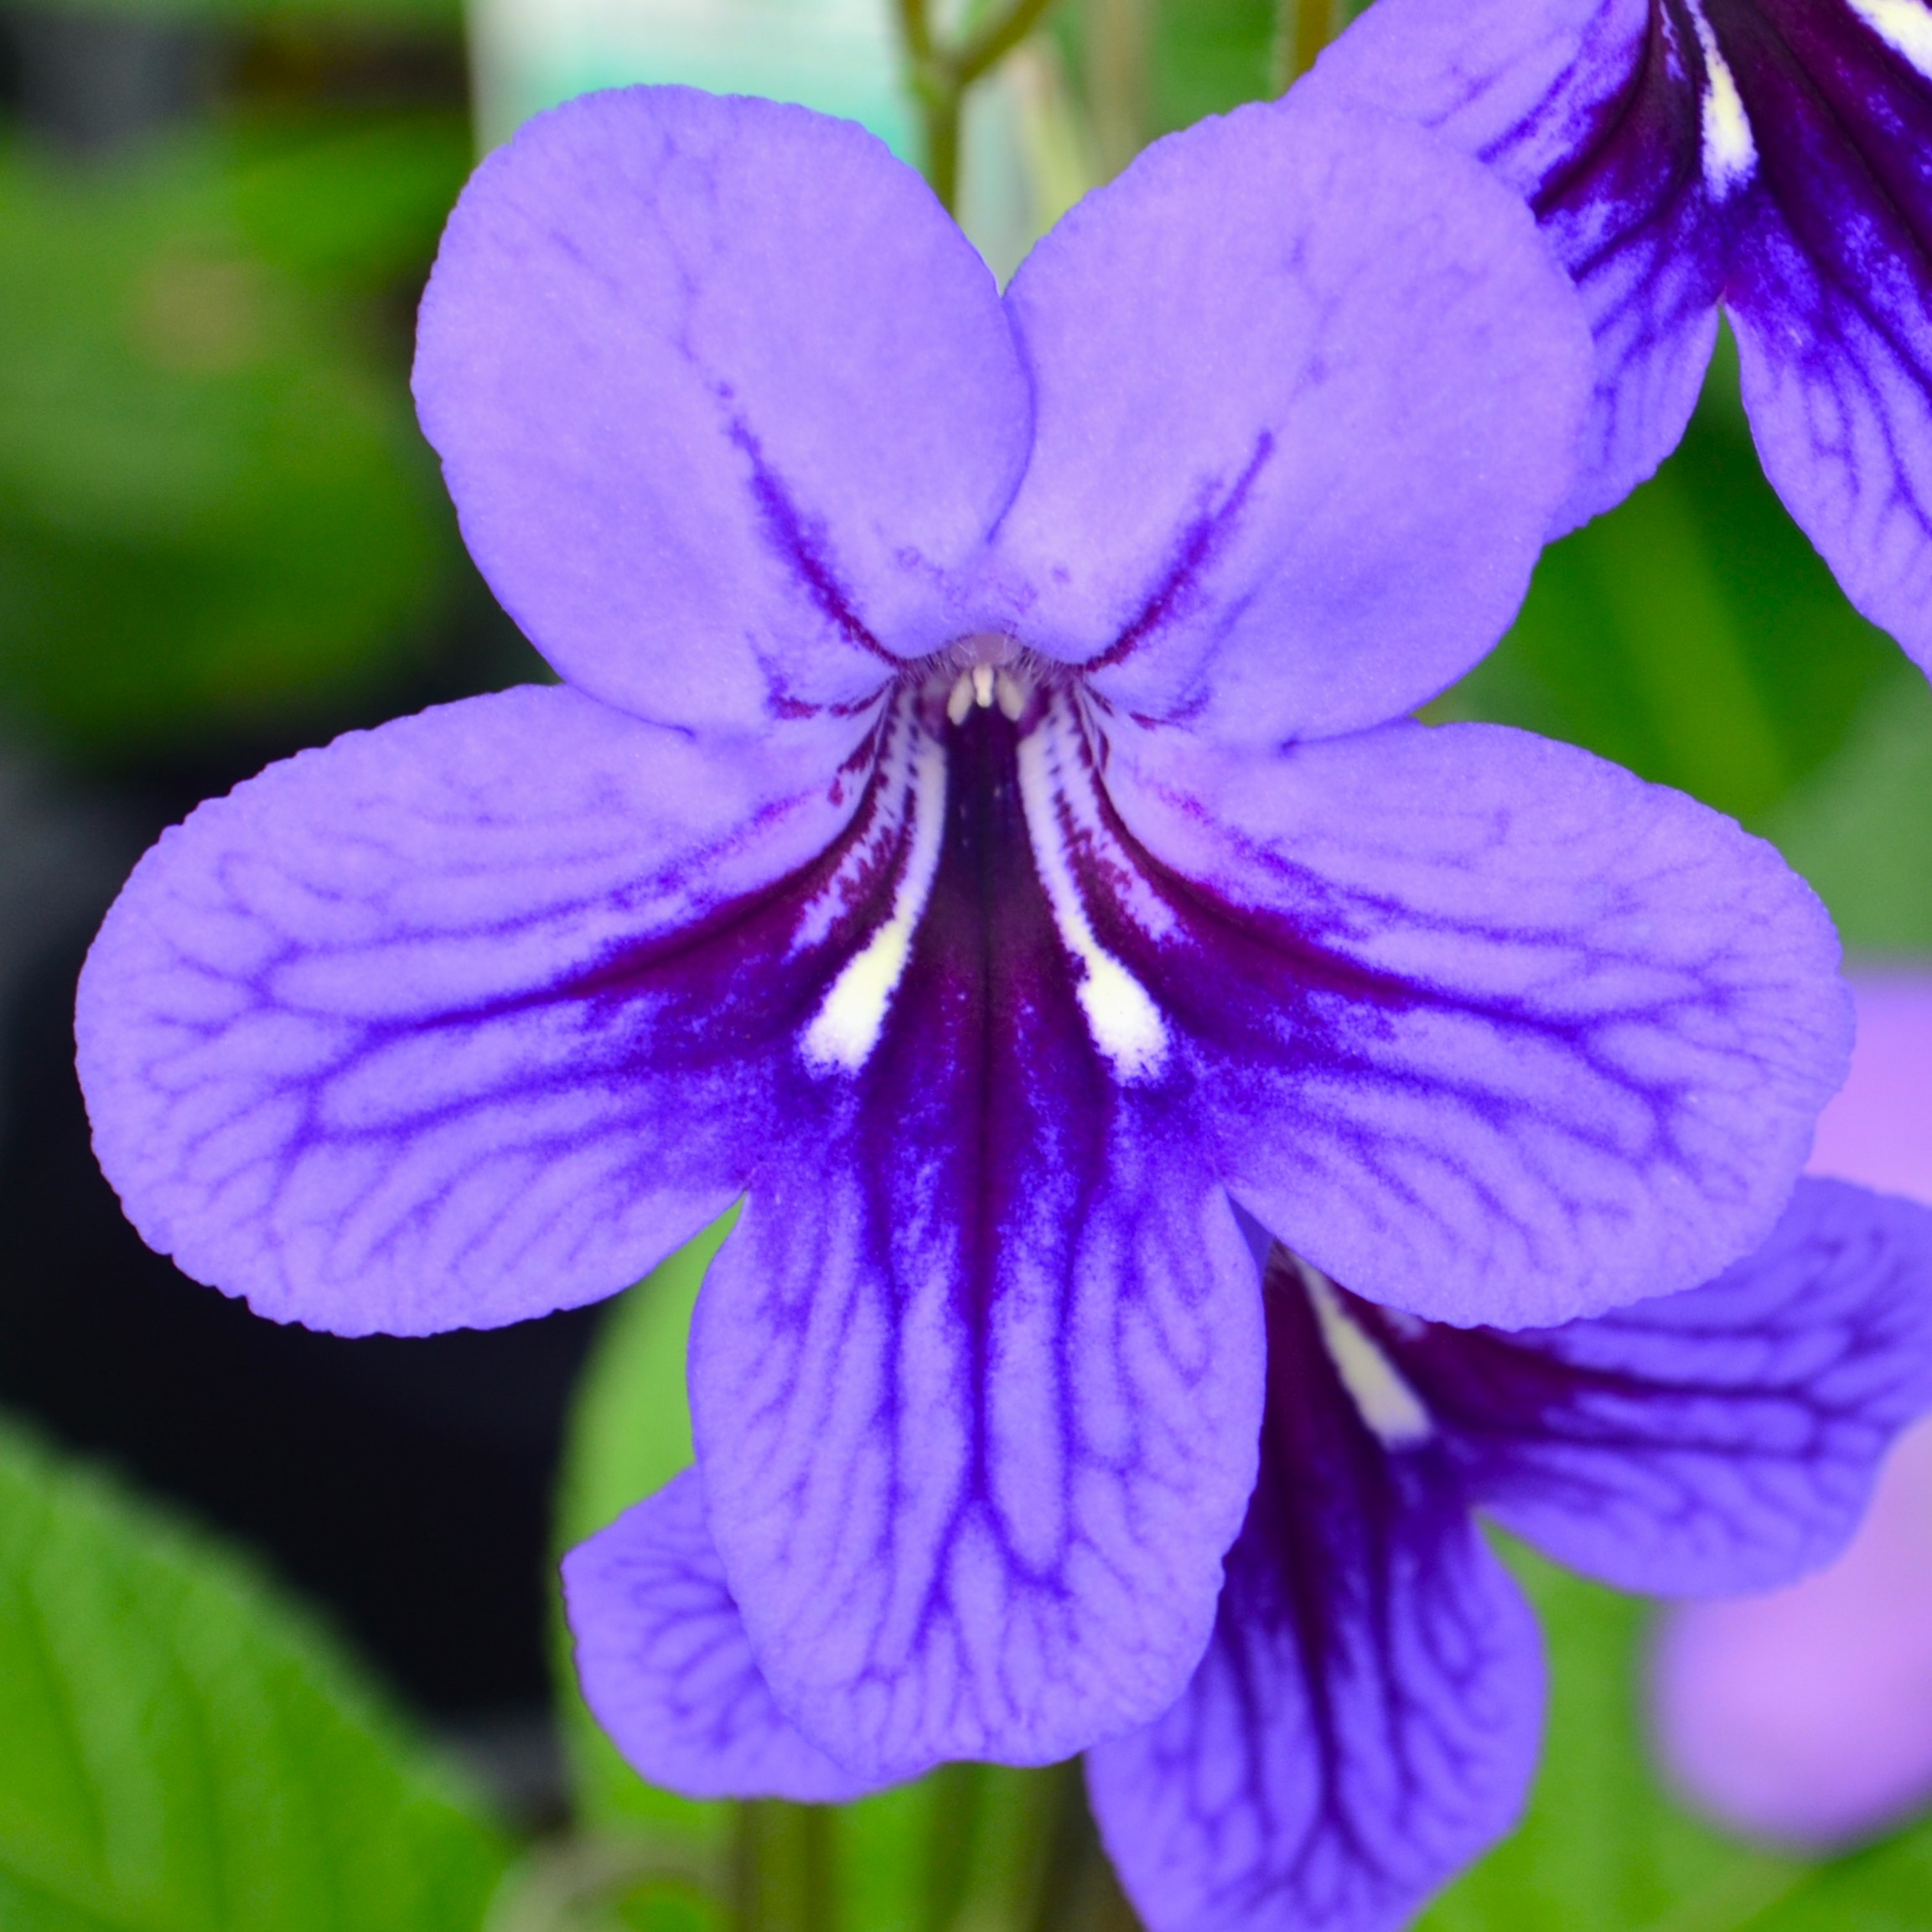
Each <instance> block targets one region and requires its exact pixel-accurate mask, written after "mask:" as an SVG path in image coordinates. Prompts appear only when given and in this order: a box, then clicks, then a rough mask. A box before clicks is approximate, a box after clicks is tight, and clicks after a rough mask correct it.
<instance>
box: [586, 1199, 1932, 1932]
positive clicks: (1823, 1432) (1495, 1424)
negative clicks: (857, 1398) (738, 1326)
mask: <svg viewBox="0 0 1932 1932" xmlns="http://www.w3.org/2000/svg"><path fill="white" fill-rule="evenodd" d="M1264 1299H1265V1303H1266V1319H1267V1329H1268V1393H1267V1403H1266V1412H1265V1419H1264V1422H1263V1425H1262V1429H1261V1463H1260V1477H1259V1480H1258V1481H1257V1483H1256V1488H1255V1491H1254V1494H1253V1496H1252V1498H1251V1501H1250V1504H1249V1508H1248V1513H1247V1517H1246V1523H1245V1525H1244V1527H1243V1529H1242V1531H1241V1536H1240V1537H1239V1538H1238V1539H1237V1540H1236V1541H1235V1546H1234V1547H1233V1549H1232V1550H1231V1551H1230V1552H1229V1556H1228V1562H1227V1575H1226V1582H1225V1585H1224V1587H1223V1590H1222V1594H1221V1600H1220V1613H1219V1616H1218V1619H1217V1621H1216V1624H1215V1634H1214V1637H1213V1639H1212V1640H1211V1641H1210V1643H1209V1645H1208V1649H1207V1651H1206V1654H1205V1655H1204V1657H1203V1659H1202V1660H1201V1663H1200V1665H1199V1669H1198V1670H1196V1672H1195V1674H1194V1679H1193V1681H1192V1682H1191V1683H1190V1684H1189V1686H1188V1688H1187V1690H1186V1691H1185V1692H1184V1694H1183V1695H1182V1696H1181V1697H1180V1699H1179V1700H1178V1702H1176V1704H1175V1705H1174V1706H1173V1708H1172V1709H1171V1710H1170V1711H1168V1712H1167V1713H1166V1714H1165V1715H1164V1716H1163V1717H1159V1718H1158V1719H1157V1720H1155V1721H1154V1722H1152V1723H1150V1724H1147V1725H1146V1726H1145V1727H1142V1728H1140V1729H1137V1730H1136V1731H1133V1732H1131V1733H1127V1735H1125V1736H1121V1737H1117V1738H1113V1739H1111V1740H1110V1741H1107V1742H1105V1743H1100V1744H1098V1745H1096V1746H1095V1748H1093V1749H1091V1750H1090V1752H1089V1753H1088V1756H1087V1780H1088V1788H1089V1791H1090V1795H1091V1797H1092V1800H1093V1805H1094V1810H1095V1815H1096V1817H1097V1819H1098V1821H1099V1823H1100V1826H1101V1835H1102V1836H1103V1838H1104V1839H1105V1841H1106V1845H1107V1847H1108V1850H1109V1852H1111V1856H1112V1857H1113V1859H1114V1862H1115V1864H1116V1867H1117V1868H1118V1870H1119V1872H1120V1873H1121V1878H1122V1879H1123V1881H1124V1882H1125V1883H1126V1886H1127V1890H1128V1892H1129V1893H1130V1894H1131V1895H1132V1898H1133V1900H1134V1903H1135V1904H1136V1905H1137V1908H1138V1909H1139V1910H1140V1913H1141V1914H1142V1918H1143V1919H1145V1921H1146V1922H1147V1924H1148V1926H1149V1927H1150V1928H1152V1932H1276V1929H1277V1928H1279V1927H1282V1926H1293V1927H1296V1928H1297V1929H1299V1932H1392V1929H1393V1928H1395V1927H1397V1926H1400V1925H1401V1924H1406V1923H1407V1921H1408V1919H1409V1918H1410V1917H1411V1914H1413V1913H1414V1911H1415V1910H1416V1909H1417V1907H1418V1906H1419V1905H1420V1904H1421V1903H1422V1900H1423V1899H1424V1898H1426V1897H1427V1895H1428V1893H1431V1892H1432V1891H1433V1890H1434V1889H1435V1888H1437V1886H1438V1885H1440V1884H1441V1883H1443V1880H1444V1879H1445V1878H1448V1877H1449V1876H1450V1875H1451V1874H1452V1873H1453V1872H1455V1871H1456V1870H1457V1869H1458V1867H1460V1866H1462V1865H1463V1864H1464V1863H1466V1862H1468V1861H1469V1860H1470V1859H1471V1858H1473V1857H1475V1856H1476V1855H1477V1854H1478V1853H1479V1852H1481V1851H1482V1850H1483V1849H1484V1847H1487V1846H1488V1845H1489V1844H1490V1843H1491V1842H1492V1841H1494V1840H1495V1839H1496V1838H1498V1837H1500V1836H1501V1835H1502V1834H1503V1833H1504V1832H1505V1831H1507V1830H1508V1829H1509V1827H1510V1824H1511V1823H1512V1822H1513V1821H1514V1819H1515V1815H1516V1813H1517V1811H1518V1810H1519V1809H1520V1805H1521V1803H1522V1800H1523V1796H1524V1794H1525V1790H1526V1788H1527V1785H1528V1782H1529V1779H1530V1774H1531V1769H1532V1768H1533V1764H1534V1761H1535V1758H1536V1743H1537V1738H1538V1733H1539V1731H1540V1728H1541V1717H1542V1706H1543V1668H1542V1660H1541V1645H1540V1642H1539V1639H1538V1635H1537V1632H1536V1624H1535V1619H1534V1618H1533V1617H1532V1615H1531V1612H1530V1609H1529V1608H1528V1606H1527V1604H1526V1603H1525V1602H1524V1600H1523V1598H1522V1597H1521V1596H1520V1593H1518V1591H1517V1589H1516V1588H1515V1584H1514V1583H1513V1582H1511V1581H1510V1577H1509V1576H1508V1575H1507V1573H1506V1572H1505V1570H1504V1569H1503V1567H1502V1566H1501V1565H1500V1563H1499V1562H1498V1561H1497V1559H1496V1557H1495V1556H1494V1553H1493V1552H1492V1551H1490V1550H1489V1547H1488V1546H1487V1545H1486V1543H1485V1542H1484V1539H1483V1537H1482V1536H1481V1535H1480V1534H1479V1531H1477V1529H1476V1527H1475V1525H1474V1521H1473V1520H1472V1516H1471V1511H1472V1510H1478V1509H1479V1510H1483V1511H1484V1512H1485V1513H1486V1514H1488V1515H1490V1516H1491V1517H1492V1518H1494V1520H1496V1521H1498V1522H1500V1523H1502V1524H1504V1525H1506V1526H1507V1527H1509V1528H1510V1529H1511V1530H1513V1531H1515V1532H1516V1533H1518V1534H1519V1535H1520V1536H1525V1537H1526V1538H1528V1539H1529V1540H1530V1541H1532V1542H1535V1543H1537V1544H1539V1545H1541V1546H1542V1547H1543V1548H1544V1549H1546V1550H1547V1551H1550V1552H1551V1554H1552V1555H1554V1556H1557V1557H1558V1558H1560V1559H1561V1560H1562V1561H1563V1562H1567V1563H1570V1564H1572V1565H1573V1566H1575V1567H1577V1568H1578V1569H1581V1570H1585V1571H1588V1572H1590V1573H1592V1574H1593V1575H1595V1576H1598V1577H1603V1578H1606V1579H1607V1580H1608V1581H1609V1582H1613V1583H1615V1584H1618V1585H1619V1586H1621V1587H1623V1588H1628V1589H1635V1590H1644V1591H1651V1592H1657V1593H1679V1594H1683V1593H1701V1592H1710V1591H1717V1590H1737V1589H1742V1588H1752V1587H1754V1586H1762V1585H1764V1584H1767V1583H1769V1582H1774V1581H1778V1580H1781V1579H1783V1578H1785V1577H1790V1576H1792V1575H1795V1574H1796V1573H1797V1572H1800V1571H1803V1570H1805V1569H1807V1568H1810V1567H1813V1566H1815V1565H1816V1564H1818V1563H1820V1562H1823V1561H1825V1560H1826V1558H1828V1557H1829V1556H1831V1554H1832V1552H1833V1551H1834V1550H1835V1549H1836V1547H1837V1546H1839V1545H1840V1544H1841V1543H1842V1541H1844V1539H1845V1537H1846V1536H1847V1534H1848V1533H1849V1531H1850V1530H1851V1528H1852V1525H1853V1523H1854V1522H1855V1521H1856V1520H1857V1515H1858V1513H1859V1510H1860V1509H1861V1507H1862V1505H1863V1502H1864V1500H1865V1497H1866V1495H1867V1491H1868V1490H1869V1489H1870V1486H1871V1483H1872V1474H1873V1472H1874V1470H1875V1468H1876V1467H1877V1465H1878V1460H1879V1458H1880V1457H1881V1455H1882V1454H1883V1452H1884V1450H1885V1448H1886V1446H1887V1444H1888V1442H1889V1441H1890V1439H1891V1437H1892V1436H1893V1432H1894V1431H1895V1430H1897V1429H1898V1427H1899V1426H1900V1424H1901V1423H1903V1422H1905V1421H1906V1420H1907V1419H1908V1418H1909V1417H1912V1416H1914V1415H1915V1414H1917V1413H1919V1411H1922V1410H1923V1409H1924V1407H1925V1406H1926V1405H1927V1403H1928V1402H1929V1401H1932V1213H1928V1212H1927V1211H1926V1210H1924V1209H1921V1208H1919V1207H1917V1206H1915V1205H1914V1204H1911V1203H1909V1202H1905V1201H1899V1200H1894V1199H1888V1198H1887V1197H1885V1196H1883V1195H1878V1194H1870V1193H1867V1191H1865V1190H1864V1189H1858V1188H1852V1187H1847V1186H1846V1185H1844V1184H1841V1183H1837V1182H1826V1181H1806V1182H1803V1183H1801V1184H1800V1187H1799V1190H1798V1192H1797V1194H1795V1196H1794V1197H1793V1199H1792V1201H1791V1204H1790V1207H1789V1208H1788V1209H1787V1211H1786V1213H1785V1215H1784V1219H1783V1220H1782V1221H1781V1222H1780V1224H1779V1227H1778V1228H1777V1230H1776V1231H1775V1232H1774V1234H1773V1235H1772V1238H1771V1239H1770V1241H1769V1242H1768V1243H1767V1244H1766V1245H1765V1246H1764V1247H1763V1248H1762V1249H1761V1250H1759V1251H1758V1253H1757V1254H1755V1255H1754V1256H1752V1257H1751V1258H1750V1259H1749V1260H1748V1261H1743V1262H1741V1263H1739V1264H1738V1265H1737V1266H1733V1268H1731V1269H1730V1270H1729V1271H1727V1272H1726V1273H1725V1274H1724V1275H1722V1276H1721V1277H1719V1278H1718V1279H1717V1280H1716V1281H1714V1282H1709V1283H1707V1285H1706V1286H1704V1287H1699V1288H1694V1289H1691V1290H1688V1291H1686V1292H1684V1293H1682V1294H1679V1295H1676V1296H1671V1297H1665V1298H1664V1299H1661V1300H1653V1301H1647V1302H1644V1303H1639V1304H1637V1305H1636V1306H1634V1308H1628V1309H1625V1310H1623V1311H1620V1312H1619V1313H1613V1314H1611V1315H1608V1316H1604V1317H1601V1318H1598V1319H1595V1320H1585V1321H1579V1322H1575V1323H1571V1324H1569V1325H1567V1326H1566V1327H1562V1328H1556V1329H1531V1330H1521V1331H1515V1332H1505V1331H1503V1330H1500V1329H1480V1328H1479V1329H1453V1328H1448V1327H1446V1326H1443V1325H1440V1324H1437V1323H1431V1322H1424V1321H1421V1320H1418V1319H1417V1318H1414V1317H1413V1316H1407V1315H1402V1314H1398V1313H1394V1312H1392V1311H1391V1310H1389V1309H1387V1308H1381V1307H1379V1306H1377V1305H1376V1304H1375V1303H1370V1302H1365V1301H1363V1300H1361V1299H1360V1298H1359V1297H1355V1296H1354V1295H1350V1294H1349V1293H1347V1292H1345V1291H1344V1290H1343V1289H1341V1288H1339V1287H1335V1286H1334V1285H1333V1284H1332V1283H1330V1282H1329V1281H1328V1280H1327V1279H1326V1278H1325V1277H1323V1276H1322V1275H1320V1274H1318V1272H1315V1271H1314V1270H1313V1269H1311V1268H1309V1267H1308V1266H1307V1265H1306V1264H1304V1263H1302V1262H1299V1261H1294V1260H1293V1259H1292V1258H1291V1257H1290V1256H1288V1255H1287V1252H1286V1251H1284V1250H1283V1249H1282V1248H1281V1247H1279V1246H1275V1247H1273V1248H1272V1250H1271V1251H1269V1252H1268V1255H1267V1260H1266V1268H1265V1285H1264ZM706 1494H707V1489H706V1488H705V1485H704V1484H703V1483H702V1480H701V1479H700V1478H699V1477H698V1476H697V1474H687V1475H685V1476H681V1477H680V1478H678V1479H676V1481H675V1482H673V1483H672V1484H671V1485H670V1486H669V1487H668V1488H666V1489H663V1490H661V1491H660V1492H659V1493H658V1494H656V1495H655V1496H654V1497H651V1498H650V1499H649V1500H646V1501H645V1502H643V1503H640V1504H639V1505H637V1506H636V1507H635V1508H634V1509H632V1510H629V1511H628V1512H627V1513H626V1514H625V1515H623V1516H622V1517H620V1518H619V1520H617V1522H615V1523H614V1524H613V1525H611V1526H610V1527H609V1529H607V1530H604V1531H601V1532H600V1533H599V1534H598V1536H595V1537H593V1538H592V1539H591V1541H589V1542H588V1543H586V1544H584V1545H583V1546H581V1547H580V1548H578V1549H577V1550H575V1551H572V1553H571V1554H570V1556H568V1557H567V1558H566V1560H565V1563H564V1584H565V1591H566V1595H567V1603H568V1607H569V1612H570V1618H571V1623H572V1629H574V1631H575V1632H576V1634H577V1639H578V1669H579V1670H580V1673H581V1675H582V1677H583V1684H584V1688H585V1691H586V1694H587V1696H588V1698H589V1700H590V1702H591V1706H592V1708H593V1710H594V1711H595V1712H597V1714H598V1717H599V1718H600V1719H601V1720H602V1721H603V1723H604V1724H605V1726H606V1727H607V1728H608V1729H609V1731H610V1733H611V1734H612V1736H613V1737H614V1738H615V1740H616V1741H617V1743H618V1744H619V1747H620V1748H622V1749H623V1750H624V1752H625V1753H626V1754H627V1755H628V1756H629V1758H631V1759H632V1761H633V1762H634V1763H635V1764H636V1765H637V1767H638V1769H640V1771H641V1772H642V1773H643V1774H645V1776H646V1777H647V1778H650V1779H654V1780H655V1781H656V1782H658V1783H660V1784H667V1785H670V1786H672V1787H674V1788H676V1789H680V1790H686V1791H689V1792H691V1793H692V1794H694V1795H722V1794H728V1793H733V1792H735V1793H738V1794H740V1795H780V1796H788V1797H794V1798H800V1799H821V1800H823V1799H837V1798H845V1797H851V1796H854V1795H857V1794H858V1793H859V1792H861V1791H862V1790H865V1789H867V1788H868V1784H867V1780H866V1779H863V1778H862V1777H860V1776H856V1775H854V1774H852V1773H851V1772H850V1771H848V1770H847V1769H844V1768H843V1767H842V1766H841V1765H840V1764H838V1763H837V1760H836V1759H835V1758H832V1757H831V1756H829V1755H828V1754H827V1753H825V1752H824V1751H823V1750H821V1748H818V1747H817V1746H816V1744H814V1743H811V1742H810V1741H809V1740H808V1739H807V1738H805V1736H804V1735H802V1734H801V1733H800V1732H799V1731H798V1729H797V1728H796V1727H795V1726H793V1725H791V1724H790V1723H789V1722H786V1720H785V1717H784V1716H783V1715H782V1713H781V1712H780V1707H779V1705H778V1703H777V1702H776V1701H775V1700H774V1697H773V1696H772V1695H771V1693H770V1691H769V1690H768V1689H767V1687H766V1686H765V1685H764V1681H763V1680H762V1679H761V1677H760V1676H759V1670H758V1667H757V1664H756V1661H755V1660H754V1657H753V1655H752V1651H751V1647H750V1645H749V1644H748V1642H747V1640H746V1638H745V1634H744V1630H743V1624H742V1623H741V1622H740V1620H739V1619H738V1615H737V1613H736V1611H735V1609H734V1607H733V1602H732V1597H731V1592H730V1588H729V1587H728V1584H727V1582H726V1581H725V1577H724V1573H723V1568H722V1567H721V1566H720V1564H719V1562H718V1560H717V1555H716V1553H715V1552H714V1551H713V1550H712V1547H711V1546H710V1543H709V1541H708V1539H707V1535H706V1529H705V1511H704V1500H703V1499H704V1497H705V1495H706Z"/></svg>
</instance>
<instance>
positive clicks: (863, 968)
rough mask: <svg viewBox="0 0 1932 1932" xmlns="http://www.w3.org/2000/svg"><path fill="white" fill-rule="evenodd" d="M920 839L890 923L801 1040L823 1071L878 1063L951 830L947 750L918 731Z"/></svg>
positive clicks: (915, 795) (915, 761)
mask: <svg viewBox="0 0 1932 1932" xmlns="http://www.w3.org/2000/svg"><path fill="white" fill-rule="evenodd" d="M911 756H912V801H911V807H912V837H911V842H910V843H909V846H908V847H907V850H906V855H905V862H904V871H902V872H901V873H899V884H898V886H897V888H895V889H894V891H893V900H892V911H891V913H890V914H889V915H888V918H887V919H886V921H885V924H884V925H882V926H881V927H880V928H879V929H878V931H877V932H875V933H874V934H873V935H872V937H871V938H870V939H869V940H867V941H866V944H865V945H864V947H863V949H862V950H861V951H859V952H858V953H857V954H856V955H854V956H853V957H852V958H851V959H849V960H847V961H846V963H845V966H844V967H843V969H842V971H840V973H839V976H838V977H837V979H836V980H834V981H833V982H832V983H831V989H830V990H829V991H828V992H826V996H825V998H824V1000H823V1001H822V1002H821V1003H820V1006H819V1009H818V1013H817V1014H816V1017H815V1018H813V1020H812V1023H811V1025H810V1026H809V1027H807V1028H805V1037H804V1039H802V1040H801V1041H800V1050H801V1051H802V1052H803V1054H804V1055H805V1064H807V1065H808V1066H809V1067H811V1069H812V1070H813V1071H814V1072H815V1073H836V1072H840V1071H843V1072H846V1073H857V1071H858V1070H859V1069H860V1068H861V1067H862V1066H863V1065H864V1064H865V1063H866V1062H867V1060H868V1059H870V1058H871V1057H872V1050H873V1048H874V1047H875V1046H877V1045H878V1036H879V1034H880V1033H881V1032H882V1031H883V1028H884V1026H885V1016H886V1013H887V1010H888V1007H890V1006H891V1004H892V996H893V994H894V993H895V992H898V991H899V982H900V980H901V979H903V978H904V976H905V968H906V961H908V960H909V959H910V958H911V956H912V941H913V935H914V932H915V931H917V930H918V928H919V919H920V917H921V916H922V915H923V914H924V913H925V905H926V901H927V899H930V897H931V896H932V882H933V879H934V877H935V875H936V874H937V873H938V871H939V861H940V842H941V841H942V839H943V837H944V836H945V790H946V774H945V764H946V760H945V746H944V745H943V744H941V743H940V741H939V740H938V739H937V738H934V737H932V736H931V735H930V734H929V733H925V732H923V731H921V732H915V734H914V747H913V750H912V754H911Z"/></svg>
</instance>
